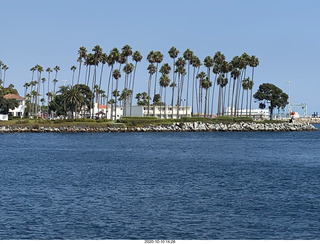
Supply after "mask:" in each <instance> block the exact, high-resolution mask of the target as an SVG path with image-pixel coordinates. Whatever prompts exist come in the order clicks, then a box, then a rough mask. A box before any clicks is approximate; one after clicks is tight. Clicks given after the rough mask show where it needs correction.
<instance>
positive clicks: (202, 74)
mask: <svg viewBox="0 0 320 244" xmlns="http://www.w3.org/2000/svg"><path fill="white" fill-rule="evenodd" d="M205 77H206V73H205V72H203V71H202V72H200V73H199V74H198V75H197V76H196V78H197V79H199V106H198V107H197V112H198V114H201V113H202V82H203V80H204V79H205Z"/></svg>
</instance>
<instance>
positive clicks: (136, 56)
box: [130, 51, 142, 116]
mask: <svg viewBox="0 0 320 244" xmlns="http://www.w3.org/2000/svg"><path fill="white" fill-rule="evenodd" d="M132 60H133V61H135V62H136V63H135V65H134V71H133V80H132V87H131V90H132V92H133V91H134V81H135V77H136V69H137V65H138V62H141V60H142V55H141V53H140V52H139V51H135V52H134V53H133V55H132ZM132 97H133V96H131V101H130V116H131V114H132Z"/></svg>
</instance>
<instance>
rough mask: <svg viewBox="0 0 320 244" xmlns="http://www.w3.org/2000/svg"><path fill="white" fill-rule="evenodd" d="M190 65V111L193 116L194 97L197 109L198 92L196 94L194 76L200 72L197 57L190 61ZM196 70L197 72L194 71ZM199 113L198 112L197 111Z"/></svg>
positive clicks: (199, 62)
mask: <svg viewBox="0 0 320 244" xmlns="http://www.w3.org/2000/svg"><path fill="white" fill-rule="evenodd" d="M190 64H191V65H192V67H193V77H192V105H191V106H192V111H191V115H192V116H193V114H194V96H196V105H197V108H198V92H197V87H198V86H197V84H196V76H197V75H198V74H199V71H200V66H201V65H202V64H201V61H200V59H199V58H198V57H197V56H193V57H192V59H191V60H190ZM196 69H197V71H196ZM198 111H199V110H198Z"/></svg>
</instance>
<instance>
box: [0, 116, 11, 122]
mask: <svg viewBox="0 0 320 244" xmlns="http://www.w3.org/2000/svg"><path fill="white" fill-rule="evenodd" d="M8 119H9V117H8V115H7V114H0V120H1V121H7V120H8Z"/></svg>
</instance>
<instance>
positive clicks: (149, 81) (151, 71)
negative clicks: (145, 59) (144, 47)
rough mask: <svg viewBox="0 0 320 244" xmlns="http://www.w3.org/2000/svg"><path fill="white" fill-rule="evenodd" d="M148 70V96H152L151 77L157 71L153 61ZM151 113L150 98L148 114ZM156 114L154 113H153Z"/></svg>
mask: <svg viewBox="0 0 320 244" xmlns="http://www.w3.org/2000/svg"><path fill="white" fill-rule="evenodd" d="M147 70H148V71H149V80H148V97H150V89H151V79H152V75H153V74H154V73H155V72H156V66H154V64H153V63H150V64H149V66H148V68H147ZM149 115H150V100H149V99H148V116H149ZM153 115H154V114H153Z"/></svg>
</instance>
